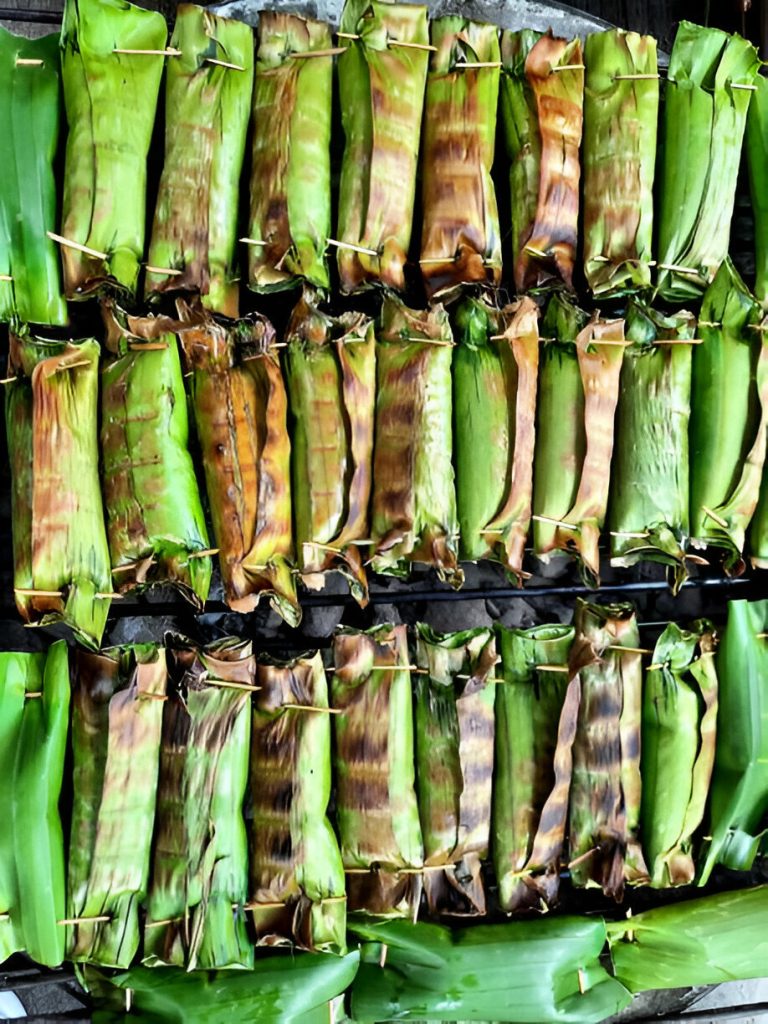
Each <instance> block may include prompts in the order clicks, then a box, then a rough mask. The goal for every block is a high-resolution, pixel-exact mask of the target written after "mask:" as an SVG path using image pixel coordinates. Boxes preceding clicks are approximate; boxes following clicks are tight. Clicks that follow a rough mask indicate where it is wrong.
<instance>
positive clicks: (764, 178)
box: [746, 75, 768, 309]
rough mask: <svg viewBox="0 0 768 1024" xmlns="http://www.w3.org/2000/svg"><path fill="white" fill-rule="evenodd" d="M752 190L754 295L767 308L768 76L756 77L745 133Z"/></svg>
mask: <svg viewBox="0 0 768 1024" xmlns="http://www.w3.org/2000/svg"><path fill="white" fill-rule="evenodd" d="M746 150H747V165H748V167H749V191H750V196H751V199H752V215H753V217H754V222H755V297H756V298H757V301H758V302H759V303H760V305H761V306H762V307H763V309H768V78H765V76H764V75H758V76H757V77H756V78H755V91H754V92H753V93H752V99H751V100H750V103H749V111H748V113H747V133H746Z"/></svg>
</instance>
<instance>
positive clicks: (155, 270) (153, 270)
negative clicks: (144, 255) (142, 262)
mask: <svg viewBox="0 0 768 1024" xmlns="http://www.w3.org/2000/svg"><path fill="white" fill-rule="evenodd" d="M146 269H147V271H148V272H149V273H150V274H166V275H167V276H168V277H179V276H180V275H181V274H183V273H184V271H183V270H174V269H173V268H172V267H151V266H150V265H149V264H148V263H147V264H146Z"/></svg>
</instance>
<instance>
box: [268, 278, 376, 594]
mask: <svg viewBox="0 0 768 1024" xmlns="http://www.w3.org/2000/svg"><path fill="white" fill-rule="evenodd" d="M286 340H287V342H288V358H287V364H286V365H287V383H288V392H289V396H290V406H291V413H292V421H293V429H292V432H291V434H292V437H293V461H292V468H293V494H294V499H293V510H294V519H295V522H296V547H297V549H298V551H299V553H300V563H299V564H300V568H301V572H302V577H303V581H304V583H306V584H307V585H308V586H310V587H318V586H322V585H323V582H324V577H323V574H324V573H325V572H326V571H328V570H330V569H338V571H339V572H341V573H342V574H343V575H344V576H345V577H346V579H347V580H348V581H349V584H350V588H351V590H352V593H353V595H354V597H355V599H356V600H357V602H358V603H359V604H360V605H361V606H363V607H365V605H366V604H367V603H368V580H367V578H366V574H365V569H364V568H363V561H362V558H361V548H362V547H363V546H364V547H368V545H369V543H370V539H369V538H370V525H369V518H368V505H369V502H370V497H371V487H372V476H371V470H372V466H373V428H374V418H375V407H376V339H375V334H374V328H373V321H372V320H370V319H368V318H367V317H365V316H363V315H362V314H358V313H345V314H343V315H342V316H340V317H338V318H334V317H331V316H328V315H327V314H326V313H323V312H322V311H321V310H320V309H319V308H318V306H317V305H316V303H315V300H314V298H313V296H311V295H309V294H305V295H304V296H303V297H302V298H301V299H300V301H299V304H298V305H297V306H296V308H295V309H294V311H293V316H292V317H291V320H290V323H289V324H288V330H287V333H286Z"/></svg>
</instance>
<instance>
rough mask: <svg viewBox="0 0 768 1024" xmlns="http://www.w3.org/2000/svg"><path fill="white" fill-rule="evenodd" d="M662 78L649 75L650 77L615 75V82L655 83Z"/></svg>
mask: <svg viewBox="0 0 768 1024" xmlns="http://www.w3.org/2000/svg"><path fill="white" fill-rule="evenodd" d="M659 78H661V75H659V74H656V75H654V74H648V75H614V76H613V80H614V82H642V81H653V80H656V79H659Z"/></svg>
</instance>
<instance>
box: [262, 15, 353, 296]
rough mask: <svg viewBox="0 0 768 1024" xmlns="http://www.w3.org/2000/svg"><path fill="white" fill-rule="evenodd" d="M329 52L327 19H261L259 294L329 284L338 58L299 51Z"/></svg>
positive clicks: (282, 16)
mask: <svg viewBox="0 0 768 1024" xmlns="http://www.w3.org/2000/svg"><path fill="white" fill-rule="evenodd" d="M331 47H332V39H331V29H330V26H328V25H326V24H325V23H324V22H321V21H312V20H310V19H305V18H300V17H298V16H297V15H295V14H286V13H284V12H283V11H262V12H261V13H260V15H259V50H258V54H257V61H256V79H255V83H254V92H253V146H252V151H251V153H252V158H251V187H250V191H251V196H250V221H249V224H250V226H249V231H248V235H249V238H250V239H252V241H251V242H250V243H249V244H248V284H249V286H250V287H251V288H253V289H254V290H255V291H257V292H269V291H278V290H280V289H283V288H290V287H293V286H294V285H296V284H297V283H298V282H299V281H300V280H302V279H304V280H306V281H307V282H308V283H309V284H311V285H314V286H315V287H316V288H323V289H328V288H329V286H330V279H329V277H328V263H327V261H326V256H325V253H326V249H327V247H328V243H327V238H328V235H329V234H330V233H331V156H330V147H331V90H332V79H333V61H332V58H331V57H330V56H329V57H307V58H301V59H297V58H296V57H295V56H294V54H296V53H302V54H306V53H311V52H313V51H315V50H320V51H322V50H328V49H331ZM259 242H260V243H262V244H255V243H259Z"/></svg>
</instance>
